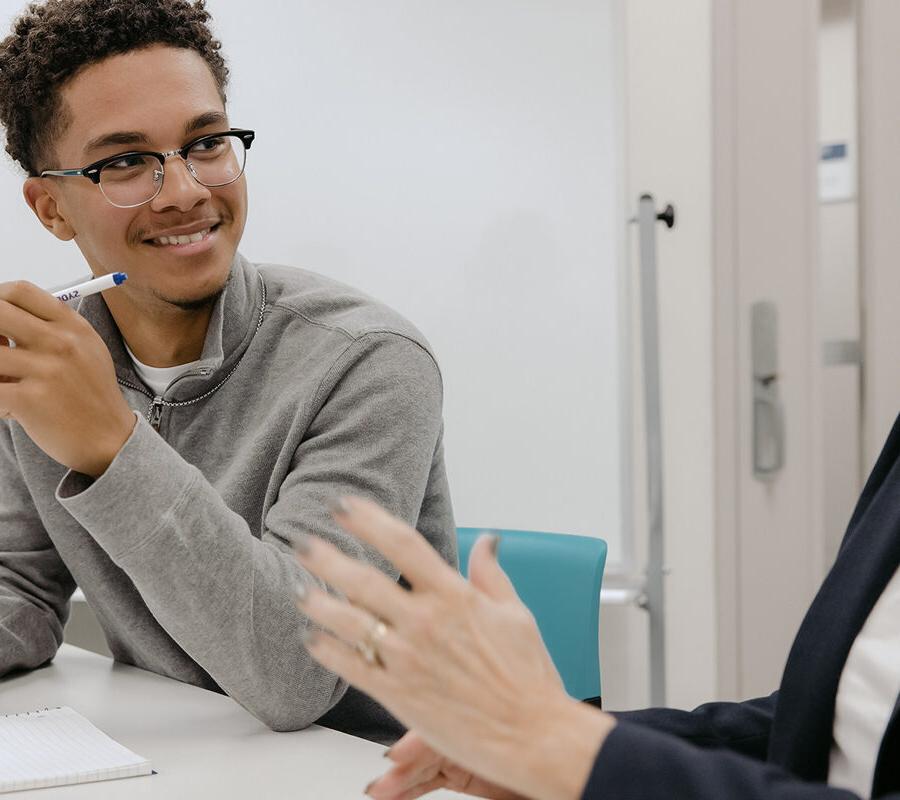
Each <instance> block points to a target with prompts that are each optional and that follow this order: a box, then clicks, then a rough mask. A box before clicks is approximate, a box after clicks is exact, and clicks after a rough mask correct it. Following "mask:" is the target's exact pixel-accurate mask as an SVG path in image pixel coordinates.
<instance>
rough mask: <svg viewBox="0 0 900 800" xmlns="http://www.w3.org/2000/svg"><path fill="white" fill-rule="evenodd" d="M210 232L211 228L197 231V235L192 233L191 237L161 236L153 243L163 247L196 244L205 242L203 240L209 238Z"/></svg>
mask: <svg viewBox="0 0 900 800" xmlns="http://www.w3.org/2000/svg"><path fill="white" fill-rule="evenodd" d="M209 232H210V228H206V229H205V230H202V231H197V233H192V234H191V235H190V236H160V237H159V238H157V239H154V240H153V241H154V242H156V243H157V244H161V245H170V244H196V243H197V242H200V241H203V238H204V237H205V236H207V235H208V234H209Z"/></svg>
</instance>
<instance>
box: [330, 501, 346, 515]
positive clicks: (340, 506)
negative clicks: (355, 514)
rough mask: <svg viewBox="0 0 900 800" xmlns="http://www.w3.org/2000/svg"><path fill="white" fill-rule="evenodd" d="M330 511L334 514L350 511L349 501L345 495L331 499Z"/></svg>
mask: <svg viewBox="0 0 900 800" xmlns="http://www.w3.org/2000/svg"><path fill="white" fill-rule="evenodd" d="M331 513H332V514H333V515H334V516H336V517H337V516H340V515H343V514H349V513H350V503H348V502H347V498H346V497H338V498H337V499H335V500H332V501H331Z"/></svg>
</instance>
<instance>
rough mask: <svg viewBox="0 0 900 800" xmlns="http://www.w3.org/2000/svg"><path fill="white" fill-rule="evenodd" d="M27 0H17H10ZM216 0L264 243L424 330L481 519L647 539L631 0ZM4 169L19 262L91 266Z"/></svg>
mask: <svg viewBox="0 0 900 800" xmlns="http://www.w3.org/2000/svg"><path fill="white" fill-rule="evenodd" d="M22 4H23V3H21V2H19V1H18V0H15V1H13V0H0V12H2V16H3V17H4V18H5V19H4V20H3V21H4V22H6V21H7V20H8V19H9V17H10V16H11V15H12V13H13V12H16V11H18V9H19V8H20V7H21V5H22ZM208 7H209V9H210V11H211V12H212V14H213V16H214V19H215V28H216V31H217V34H218V35H219V37H220V38H221V39H222V41H223V43H224V53H225V55H226V57H227V58H228V60H229V65H230V67H231V70H232V81H231V86H230V89H229V113H230V116H231V120H232V124H234V125H236V126H240V127H249V128H253V129H255V130H256V131H257V140H256V142H255V143H254V145H253V148H252V150H251V151H250V153H249V155H248V162H247V178H248V183H249V191H250V215H249V221H248V226H247V230H246V234H245V237H244V240H243V243H242V245H241V251H242V252H243V253H244V254H245V255H246V256H247V257H248V258H250V259H251V260H254V261H272V262H279V263H285V264H290V265H296V266H303V267H306V268H309V269H313V270H315V271H318V272H322V273H324V274H327V275H329V276H332V277H334V278H337V279H339V280H342V281H345V282H347V283H350V284H353V285H355V286H358V287H360V288H361V289H363V290H365V291H367V292H369V293H370V294H372V295H374V296H376V297H378V298H379V299H382V300H384V301H385V302H387V303H389V304H390V305H392V306H393V307H394V308H396V309H397V310H399V311H400V312H401V313H403V314H404V315H406V316H407V317H409V318H410V319H411V320H412V321H413V322H414V323H415V324H416V325H417V326H418V327H419V328H420V329H421V330H422V331H423V332H424V333H425V335H426V337H427V338H428V339H429V341H430V342H431V344H432V346H433V347H434V350H435V352H436V354H437V357H438V360H439V362H440V365H441V369H442V372H443V376H444V386H445V424H446V429H445V446H446V459H447V468H448V472H449V477H450V484H451V489H452V493H453V500H454V507H455V511H456V518H457V523H458V524H459V525H466V526H474V527H481V526H484V527H505V528H524V529H531V530H550V531H560V532H567V533H578V534H584V535H589V536H601V537H603V538H605V539H606V540H607V541H608V542H609V545H610V553H609V562H610V565H611V566H615V565H616V564H620V563H623V562H625V561H627V556H628V544H629V541H630V533H629V528H630V524H629V518H630V515H629V513H628V510H629V508H630V499H629V498H630V487H629V484H628V480H627V473H628V471H627V469H623V464H627V456H628V452H627V450H628V444H627V443H628V436H627V435H626V433H627V432H628V431H629V429H630V416H629V413H630V412H629V407H630V399H629V397H628V392H627V391H626V386H627V384H628V381H627V380H624V379H623V376H624V375H626V374H627V372H626V364H625V363H624V359H623V352H624V351H625V348H624V340H623V332H624V331H626V330H627V329H628V321H627V319H626V318H625V316H624V310H625V309H626V308H627V303H625V302H624V301H623V300H622V298H623V296H624V295H625V292H624V289H623V261H624V228H625V221H624V220H625V213H624V203H623V202H622V196H623V192H622V184H623V176H622V164H623V163H624V159H623V158H622V157H621V149H622V141H621V133H620V129H621V119H622V116H623V114H622V111H621V108H620V105H621V98H620V95H621V92H620V88H619V87H620V83H621V80H622V68H621V65H620V62H621V58H620V54H619V50H618V47H619V45H618V43H619V42H620V41H621V30H620V28H621V22H620V18H619V14H618V12H617V0H564V2H560V1H559V0H556V1H555V2H554V1H553V0H527V1H526V0H478V1H477V2H476V1H475V0H455V1H454V2H448V0H442V1H439V0H379V2H371V1H370V0H291V1H290V2H275V0H267V2H266V3H265V13H264V14H259V15H257V14H253V13H248V8H249V9H252V8H253V6H252V5H251V6H248V5H247V4H246V3H245V2H238V1H237V0H209V2H208ZM149 90H150V91H152V87H150V88H149ZM0 181H2V185H0V212H2V214H3V219H4V220H7V221H9V222H10V225H9V227H8V229H7V231H6V232H5V239H6V248H5V253H6V257H5V258H4V259H3V265H2V271H3V276H4V278H9V277H13V276H15V277H19V276H23V277H27V278H29V279H31V280H34V281H35V282H37V283H41V284H43V285H47V286H50V285H57V284H60V283H62V282H64V281H65V280H66V279H67V278H69V277H71V276H73V275H80V274H82V273H83V272H84V271H85V270H84V267H83V265H82V263H81V260H80V256H79V254H78V253H77V250H76V249H75V248H74V246H73V245H64V244H60V243H58V242H56V241H55V240H54V239H53V238H52V237H51V236H50V235H49V234H46V233H45V232H43V231H42V229H41V228H40V226H39V225H38V223H37V222H36V220H34V219H32V218H31V215H30V212H29V211H28V210H27V208H26V207H25V205H24V202H23V201H22V200H21V196H20V184H21V177H20V176H19V175H18V174H17V173H16V171H15V170H14V169H13V168H12V166H10V165H8V164H6V165H4V168H3V169H2V170H0Z"/></svg>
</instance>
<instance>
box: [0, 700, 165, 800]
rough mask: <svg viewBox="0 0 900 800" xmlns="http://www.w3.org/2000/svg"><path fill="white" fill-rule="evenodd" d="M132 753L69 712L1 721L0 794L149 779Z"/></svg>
mask: <svg viewBox="0 0 900 800" xmlns="http://www.w3.org/2000/svg"><path fill="white" fill-rule="evenodd" d="M151 772H152V770H151V768H150V762H149V761H147V759H145V758H142V757H141V756H139V755H137V754H135V753H132V752H131V750H128V749H127V748H125V747H122V745H120V744H119V743H118V742H116V741H113V740H112V739H110V738H109V737H108V736H107V735H106V734H105V733H103V732H102V731H100V730H98V729H97V728H95V727H94V726H93V725H92V724H91V723H90V722H89V721H88V720H86V719H85V718H84V717H82V716H81V714H79V713H78V712H77V711H74V710H73V709H71V708H68V707H65V706H64V707H62V708H51V709H44V710H43V711H31V712H28V713H24V714H9V715H7V716H0V792H15V791H20V790H22V789H40V788H43V787H45V786H64V785H66V784H72V783H89V782H91V781H104V780H111V779H113V778H130V777H132V776H136V775H149V774H150V773H151Z"/></svg>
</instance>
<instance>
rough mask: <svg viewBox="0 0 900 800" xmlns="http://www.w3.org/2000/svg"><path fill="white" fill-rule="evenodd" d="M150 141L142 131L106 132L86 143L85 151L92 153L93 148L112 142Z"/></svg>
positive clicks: (123, 143) (129, 143)
mask: <svg viewBox="0 0 900 800" xmlns="http://www.w3.org/2000/svg"><path fill="white" fill-rule="evenodd" d="M148 143H149V140H148V139H147V136H146V134H143V133H141V132H140V131H116V132H115V133H104V134H103V135H102V136H97V137H96V138H94V139H91V140H90V141H89V142H88V143H87V145H85V148H84V152H85V153H90V152H91V151H92V150H99V149H100V148H101V147H108V146H109V145H111V144H122V145H135V144H143V145H146V144H148Z"/></svg>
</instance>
